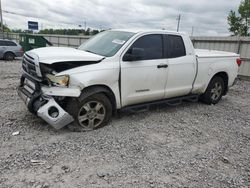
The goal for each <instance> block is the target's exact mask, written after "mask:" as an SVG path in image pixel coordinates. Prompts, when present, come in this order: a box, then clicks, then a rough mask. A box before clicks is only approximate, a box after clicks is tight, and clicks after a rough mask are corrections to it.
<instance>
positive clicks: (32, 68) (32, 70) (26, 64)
mask: <svg viewBox="0 0 250 188" xmlns="http://www.w3.org/2000/svg"><path fill="white" fill-rule="evenodd" d="M22 67H23V70H24V71H25V72H26V73H28V74H29V75H31V76H32V77H35V78H38V77H39V76H38V75H37V72H36V65H35V62H34V58H32V57H31V56H28V55H27V54H25V55H24V56H23V62H22Z"/></svg>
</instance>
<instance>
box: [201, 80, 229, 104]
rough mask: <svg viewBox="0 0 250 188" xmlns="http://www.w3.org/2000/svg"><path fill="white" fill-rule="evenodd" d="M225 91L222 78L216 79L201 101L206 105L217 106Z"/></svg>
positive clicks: (209, 85)
mask: <svg viewBox="0 0 250 188" xmlns="http://www.w3.org/2000/svg"><path fill="white" fill-rule="evenodd" d="M224 90H225V83H224V81H223V79H222V78H221V77H218V76H216V77H214V78H213V79H212V80H211V81H210V83H209V84H208V87H207V89H206V91H205V93H204V94H203V95H202V96H201V101H203V102H204V103H206V104H217V103H218V102H219V101H220V100H221V98H222V95H223V92H224Z"/></svg>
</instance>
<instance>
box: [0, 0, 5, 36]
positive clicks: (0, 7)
mask: <svg viewBox="0 0 250 188" xmlns="http://www.w3.org/2000/svg"><path fill="white" fill-rule="evenodd" d="M0 17H1V31H2V32H4V29H3V12H2V0H0Z"/></svg>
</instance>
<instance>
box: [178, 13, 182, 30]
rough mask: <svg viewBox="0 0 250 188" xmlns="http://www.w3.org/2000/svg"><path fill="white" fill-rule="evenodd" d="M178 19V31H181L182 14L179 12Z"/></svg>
mask: <svg viewBox="0 0 250 188" xmlns="http://www.w3.org/2000/svg"><path fill="white" fill-rule="evenodd" d="M177 20H178V24H177V32H179V29H180V22H181V15H180V14H179V15H178V17H177Z"/></svg>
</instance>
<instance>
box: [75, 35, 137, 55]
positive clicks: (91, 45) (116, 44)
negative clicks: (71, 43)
mask: <svg viewBox="0 0 250 188" xmlns="http://www.w3.org/2000/svg"><path fill="white" fill-rule="evenodd" d="M134 34H135V33H130V32H123V31H105V32H101V33H99V34H98V35H96V36H94V37H93V38H91V39H89V40H88V41H87V42H85V43H83V44H82V45H81V46H80V47H79V48H78V49H79V50H84V51H86V52H91V53H94V54H98V55H102V56H105V57H111V56H113V55H115V54H116V52H118V50H119V49H120V48H121V47H122V46H123V45H124V44H125V42H127V41H128V40H129V39H130V38H131V37H132V36H133V35H134Z"/></svg>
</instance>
